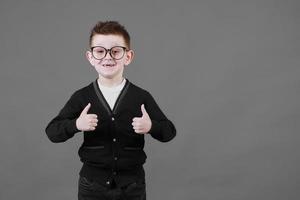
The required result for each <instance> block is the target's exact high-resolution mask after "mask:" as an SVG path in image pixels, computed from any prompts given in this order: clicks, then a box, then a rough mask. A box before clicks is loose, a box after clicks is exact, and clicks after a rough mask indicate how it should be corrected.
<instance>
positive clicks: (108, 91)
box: [98, 78, 126, 109]
mask: <svg viewBox="0 0 300 200" xmlns="http://www.w3.org/2000/svg"><path fill="white" fill-rule="evenodd" d="M125 83H126V79H125V78H124V79H123V81H122V82H121V84H119V85H117V86H114V87H107V86H104V85H101V84H100V83H99V81H98V85H99V88H100V90H101V92H102V94H103V96H104V98H105V100H106V101H107V103H108V104H109V107H110V108H111V109H113V108H114V105H115V103H116V101H117V98H118V96H119V94H120V92H121V91H122V89H123V87H124V86H125Z"/></svg>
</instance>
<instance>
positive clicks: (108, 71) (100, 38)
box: [86, 34, 134, 82]
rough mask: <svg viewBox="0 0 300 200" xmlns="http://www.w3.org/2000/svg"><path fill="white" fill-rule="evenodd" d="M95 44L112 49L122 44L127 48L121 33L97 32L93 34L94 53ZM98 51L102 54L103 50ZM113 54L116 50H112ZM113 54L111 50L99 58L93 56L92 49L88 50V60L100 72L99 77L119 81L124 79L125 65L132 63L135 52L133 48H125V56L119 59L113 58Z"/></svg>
mask: <svg viewBox="0 0 300 200" xmlns="http://www.w3.org/2000/svg"><path fill="white" fill-rule="evenodd" d="M95 46H101V47H104V48H105V49H111V48H112V47H115V46H121V47H126V48H127V46H126V44H125V41H124V38H123V37H122V36H120V35H102V34H96V35H94V36H93V39H92V42H91V48H93V47H94V48H95V49H94V50H95V51H94V55H95V52H96V51H97V47H95ZM102 50H103V48H102ZM98 53H99V54H100V53H101V51H98ZM111 54H114V52H111ZM111 54H110V52H107V54H106V56H105V57H104V58H102V59H100V60H99V59H96V58H95V57H94V56H93V53H92V52H91V51H87V52H86V57H87V59H88V61H89V62H90V63H91V65H92V66H93V67H94V68H95V70H96V71H97V72H98V74H99V78H102V79H107V80H110V81H116V82H118V81H120V80H122V78H123V71H124V66H127V65H129V64H130V63H131V61H132V59H133V54H134V53H133V51H132V50H125V53H124V56H123V57H122V58H120V59H118V60H117V59H114V58H112V57H111Z"/></svg>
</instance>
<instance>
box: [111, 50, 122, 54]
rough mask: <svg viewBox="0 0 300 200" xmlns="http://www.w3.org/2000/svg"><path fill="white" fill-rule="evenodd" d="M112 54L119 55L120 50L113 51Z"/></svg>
mask: <svg viewBox="0 0 300 200" xmlns="http://www.w3.org/2000/svg"><path fill="white" fill-rule="evenodd" d="M112 53H113V54H118V53H120V50H113V51H112Z"/></svg>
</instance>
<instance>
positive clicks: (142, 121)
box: [132, 104, 152, 134]
mask: <svg viewBox="0 0 300 200" xmlns="http://www.w3.org/2000/svg"><path fill="white" fill-rule="evenodd" d="M141 110H142V114H143V115H142V117H135V118H133V119H132V126H133V129H134V131H135V132H136V133H140V134H145V133H148V132H149V131H150V129H151V126H152V122H151V119H150V117H149V115H148V113H147V111H146V109H145V106H144V104H142V106H141Z"/></svg>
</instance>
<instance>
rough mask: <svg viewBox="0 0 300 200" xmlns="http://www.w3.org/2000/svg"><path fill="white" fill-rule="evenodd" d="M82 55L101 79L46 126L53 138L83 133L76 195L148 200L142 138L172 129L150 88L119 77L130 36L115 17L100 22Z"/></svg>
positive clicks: (167, 136)
mask: <svg viewBox="0 0 300 200" xmlns="http://www.w3.org/2000/svg"><path fill="white" fill-rule="evenodd" d="M89 43H90V50H89V51H87V52H86V57H87V59H88V61H89V62H90V64H91V65H92V66H93V67H94V68H95V70H96V71H97V72H98V75H99V77H98V78H97V79H96V80H95V81H93V82H92V83H90V84H89V85H87V86H86V87H84V88H81V89H79V90H77V91H76V92H74V93H73V94H72V96H71V97H70V99H69V100H68V101H67V103H66V104H65V106H64V107H63V108H62V109H61V110H60V112H59V114H58V115H57V116H56V117H55V118H54V119H52V120H51V121H50V122H49V124H48V125H47V127H46V133H47V136H48V137H49V139H50V140H51V141H52V142H55V143H57V142H64V141H66V140H68V139H70V138H72V137H73V136H74V135H75V133H78V132H83V134H84V141H83V143H82V145H81V147H80V148H79V151H78V154H79V157H80V160H81V161H82V162H83V166H82V169H81V170H80V176H79V184H78V185H79V186H78V199H79V200H85V199H89V200H94V199H95V200H96V199H122V200H123V199H126V200H141V199H146V189H145V172H144V169H143V164H144V163H145V161H146V154H145V152H144V150H143V148H144V143H145V141H144V137H145V136H147V135H151V136H152V137H153V138H155V139H157V140H159V141H161V142H168V141H170V140H171V139H173V138H174V137H175V135H176V129H175V127H174V125H173V123H172V122H171V121H169V120H168V119H167V118H166V116H165V115H164V114H163V112H162V111H161V110H160V108H159V107H158V105H157V104H156V102H155V100H154V99H153V97H152V96H151V94H150V93H149V92H147V91H146V90H144V89H142V88H140V87H138V86H136V85H134V84H133V83H131V82H130V81H129V80H127V79H126V78H124V77H123V70H124V67H125V66H127V65H129V64H130V63H131V61H132V59H133V56H134V52H133V50H132V49H130V36H129V34H128V32H127V31H126V29H125V28H124V27H123V26H122V25H120V24H119V23H118V22H116V21H106V22H98V23H97V24H96V25H95V26H94V27H93V29H92V31H91V34H90V42H89Z"/></svg>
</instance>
